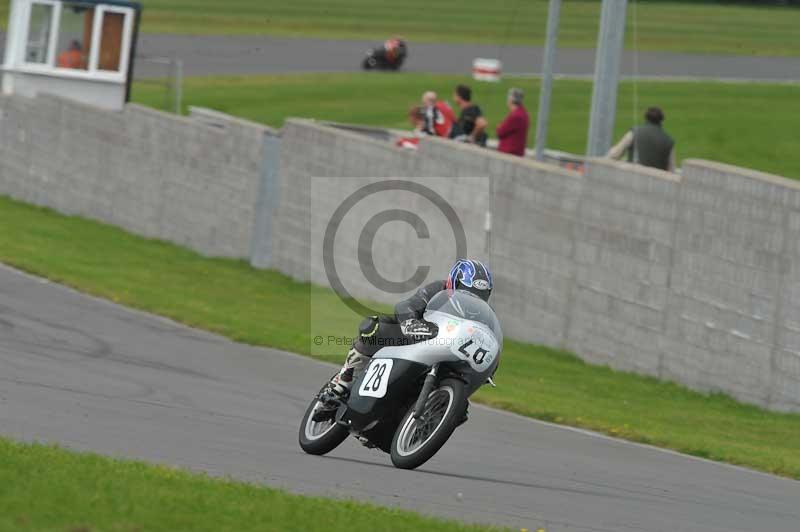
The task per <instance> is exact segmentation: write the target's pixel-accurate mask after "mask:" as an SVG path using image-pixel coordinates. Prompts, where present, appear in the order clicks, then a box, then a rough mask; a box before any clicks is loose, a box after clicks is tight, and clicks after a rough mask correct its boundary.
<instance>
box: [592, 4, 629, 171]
mask: <svg viewBox="0 0 800 532" xmlns="http://www.w3.org/2000/svg"><path fill="white" fill-rule="evenodd" d="M627 6H628V0H603V10H602V13H601V15H600V32H599V34H598V36H597V58H596V59H595V73H594V89H593V91H592V113H591V117H590V119H589V142H588V145H587V147H586V154H587V155H588V156H589V157H602V156H603V155H605V154H606V153H608V150H609V149H610V148H611V135H613V133H614V120H615V118H616V114H617V86H618V84H619V68H620V63H621V62H622V49H623V45H624V44H625V12H626V9H627Z"/></svg>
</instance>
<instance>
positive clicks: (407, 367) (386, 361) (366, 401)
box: [340, 354, 429, 431]
mask: <svg viewBox="0 0 800 532" xmlns="http://www.w3.org/2000/svg"><path fill="white" fill-rule="evenodd" d="M379 356H380V354H378V355H376V356H375V358H373V359H372V361H371V362H370V364H369V366H367V370H366V371H365V372H364V373H363V374H362V375H361V376H360V377H359V378H358V379H356V382H354V383H353V387H352V388H351V392H350V398H349V399H348V400H347V410H345V412H344V413H343V415H342V416H341V418H340V421H343V422H345V423H347V424H348V425H349V427H350V429H351V430H356V431H358V430H361V429H363V428H364V427H366V426H367V425H369V424H370V423H372V422H373V421H375V420H380V419H383V418H385V417H386V416H387V415H389V414H390V413H393V412H392V411H393V410H395V409H397V408H399V407H401V406H403V405H404V404H407V403H413V402H414V401H416V399H417V397H416V394H417V393H419V387H420V383H421V382H422V379H423V377H424V375H425V374H426V373H427V372H428V370H429V368H428V366H426V365H425V364H420V363H418V362H411V361H409V360H401V359H393V358H379Z"/></svg>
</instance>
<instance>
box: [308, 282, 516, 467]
mask: <svg viewBox="0 0 800 532" xmlns="http://www.w3.org/2000/svg"><path fill="white" fill-rule="evenodd" d="M424 319H425V320H426V321H427V322H429V324H431V329H432V330H433V336H432V337H430V338H428V339H426V340H424V341H418V342H414V343H409V344H408V345H387V346H384V347H382V348H381V349H379V350H378V351H377V352H376V353H375V355H374V356H373V357H372V360H371V361H370V363H369V365H368V366H367V368H366V370H365V371H364V372H362V374H361V375H360V376H359V377H358V378H357V379H356V380H355V382H354V383H353V385H352V387H351V392H350V395H349V396H348V398H347V400H346V402H343V403H342V404H341V405H340V406H339V407H338V409H337V411H336V412H335V414H334V415H331V416H315V414H317V413H318V412H319V411H320V410H321V409H322V408H323V404H324V401H325V393H326V390H327V384H326V386H325V387H323V388H322V390H321V391H320V392H319V393H318V394H317V396H316V397H314V399H313V400H312V401H311V404H310V405H309V406H308V409H307V410H306V413H305V415H304V416H303V421H302V423H301V425H300V434H299V440H300V447H301V448H302V449H303V450H304V451H305V452H307V453H309V454H315V455H324V454H326V453H329V452H330V451H332V450H333V449H335V448H336V447H337V446H338V445H339V444H340V443H342V442H343V441H344V440H345V439H346V438H347V436H348V435H353V436H355V437H356V438H357V439H358V440H359V441H361V443H363V444H364V445H365V446H367V447H370V448H378V449H380V450H382V451H384V452H386V453H389V455H390V456H391V460H392V463H393V464H394V465H395V466H396V467H398V468H401V469H414V468H416V467H418V466H420V465H422V464H424V463H425V462H427V461H428V460H429V459H430V458H431V457H433V455H435V454H436V453H437V452H438V451H439V449H440V448H441V447H442V446H443V445H444V444H445V443H446V442H447V440H448V439H449V438H450V436H451V434H452V433H453V431H454V430H455V429H456V427H458V426H459V425H460V424H461V423H463V422H464V421H465V420H466V411H467V406H468V402H467V401H468V399H469V397H470V396H471V395H472V394H473V393H474V392H475V391H476V390H477V389H478V388H480V387H481V386H483V385H484V384H490V385H492V386H494V381H493V380H492V377H493V376H494V373H495V371H496V370H497V367H498V364H499V362H500V353H501V351H502V349H503V333H502V330H501V329H500V323H499V321H498V320H497V316H496V315H495V313H494V311H493V310H492V308H491V307H490V306H489V304H488V303H486V302H485V301H483V300H482V299H481V298H479V297H478V296H476V295H474V294H471V293H470V292H466V291H462V290H455V291H450V292H448V291H442V292H440V293H439V294H437V295H436V296H434V297H433V298H432V299H431V301H430V303H428V306H427V310H426V311H425V315H424ZM326 417H327V419H325V418H326ZM315 418H317V419H319V418H323V419H320V420H319V421H315Z"/></svg>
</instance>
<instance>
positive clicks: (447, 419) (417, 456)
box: [390, 379, 467, 469]
mask: <svg viewBox="0 0 800 532" xmlns="http://www.w3.org/2000/svg"><path fill="white" fill-rule="evenodd" d="M466 408H467V397H466V392H465V390H464V383H463V382H461V381H460V380H458V379H444V380H442V381H441V382H440V383H439V384H437V385H436V388H434V389H433V391H432V392H431V393H430V394H429V395H428V399H427V401H426V403H425V411H424V413H423V416H422V417H421V418H420V419H414V405H412V406H411V407H410V408H409V410H408V412H407V413H406V415H405V416H404V417H403V420H402V421H401V422H400V425H398V427H397V430H396V431H395V433H394V438H392V447H391V452H390V454H391V457H392V463H393V464H394V465H395V467H398V468H400V469H414V468H417V467H419V466H421V465H422V464H424V463H425V462H427V461H428V460H430V459H431V458H432V457H433V455H435V454H436V453H437V452H438V451H439V449H441V448H442V446H443V445H444V444H445V443H446V442H447V440H448V439H449V438H450V436H451V435H452V434H453V431H454V430H455V429H456V427H457V426H458V425H459V422H460V421H461V419H462V417H463V415H464V411H465V410H466Z"/></svg>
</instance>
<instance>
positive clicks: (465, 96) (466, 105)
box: [453, 85, 489, 146]
mask: <svg viewBox="0 0 800 532" xmlns="http://www.w3.org/2000/svg"><path fill="white" fill-rule="evenodd" d="M453 99H454V100H455V102H456V105H457V106H458V107H459V108H460V109H461V115H460V116H459V117H458V127H459V128H460V129H461V134H462V135H466V139H465V140H466V141H467V142H471V143H473V144H478V145H479V146H486V137H487V135H486V126H488V125H489V124H488V122H486V118H484V116H483V112H482V111H481V108H480V107H478V105H477V104H474V103H472V90H471V89H470V88H469V87H467V86H466V85H459V86H457V87H456V91H455V94H454V95H453Z"/></svg>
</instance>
